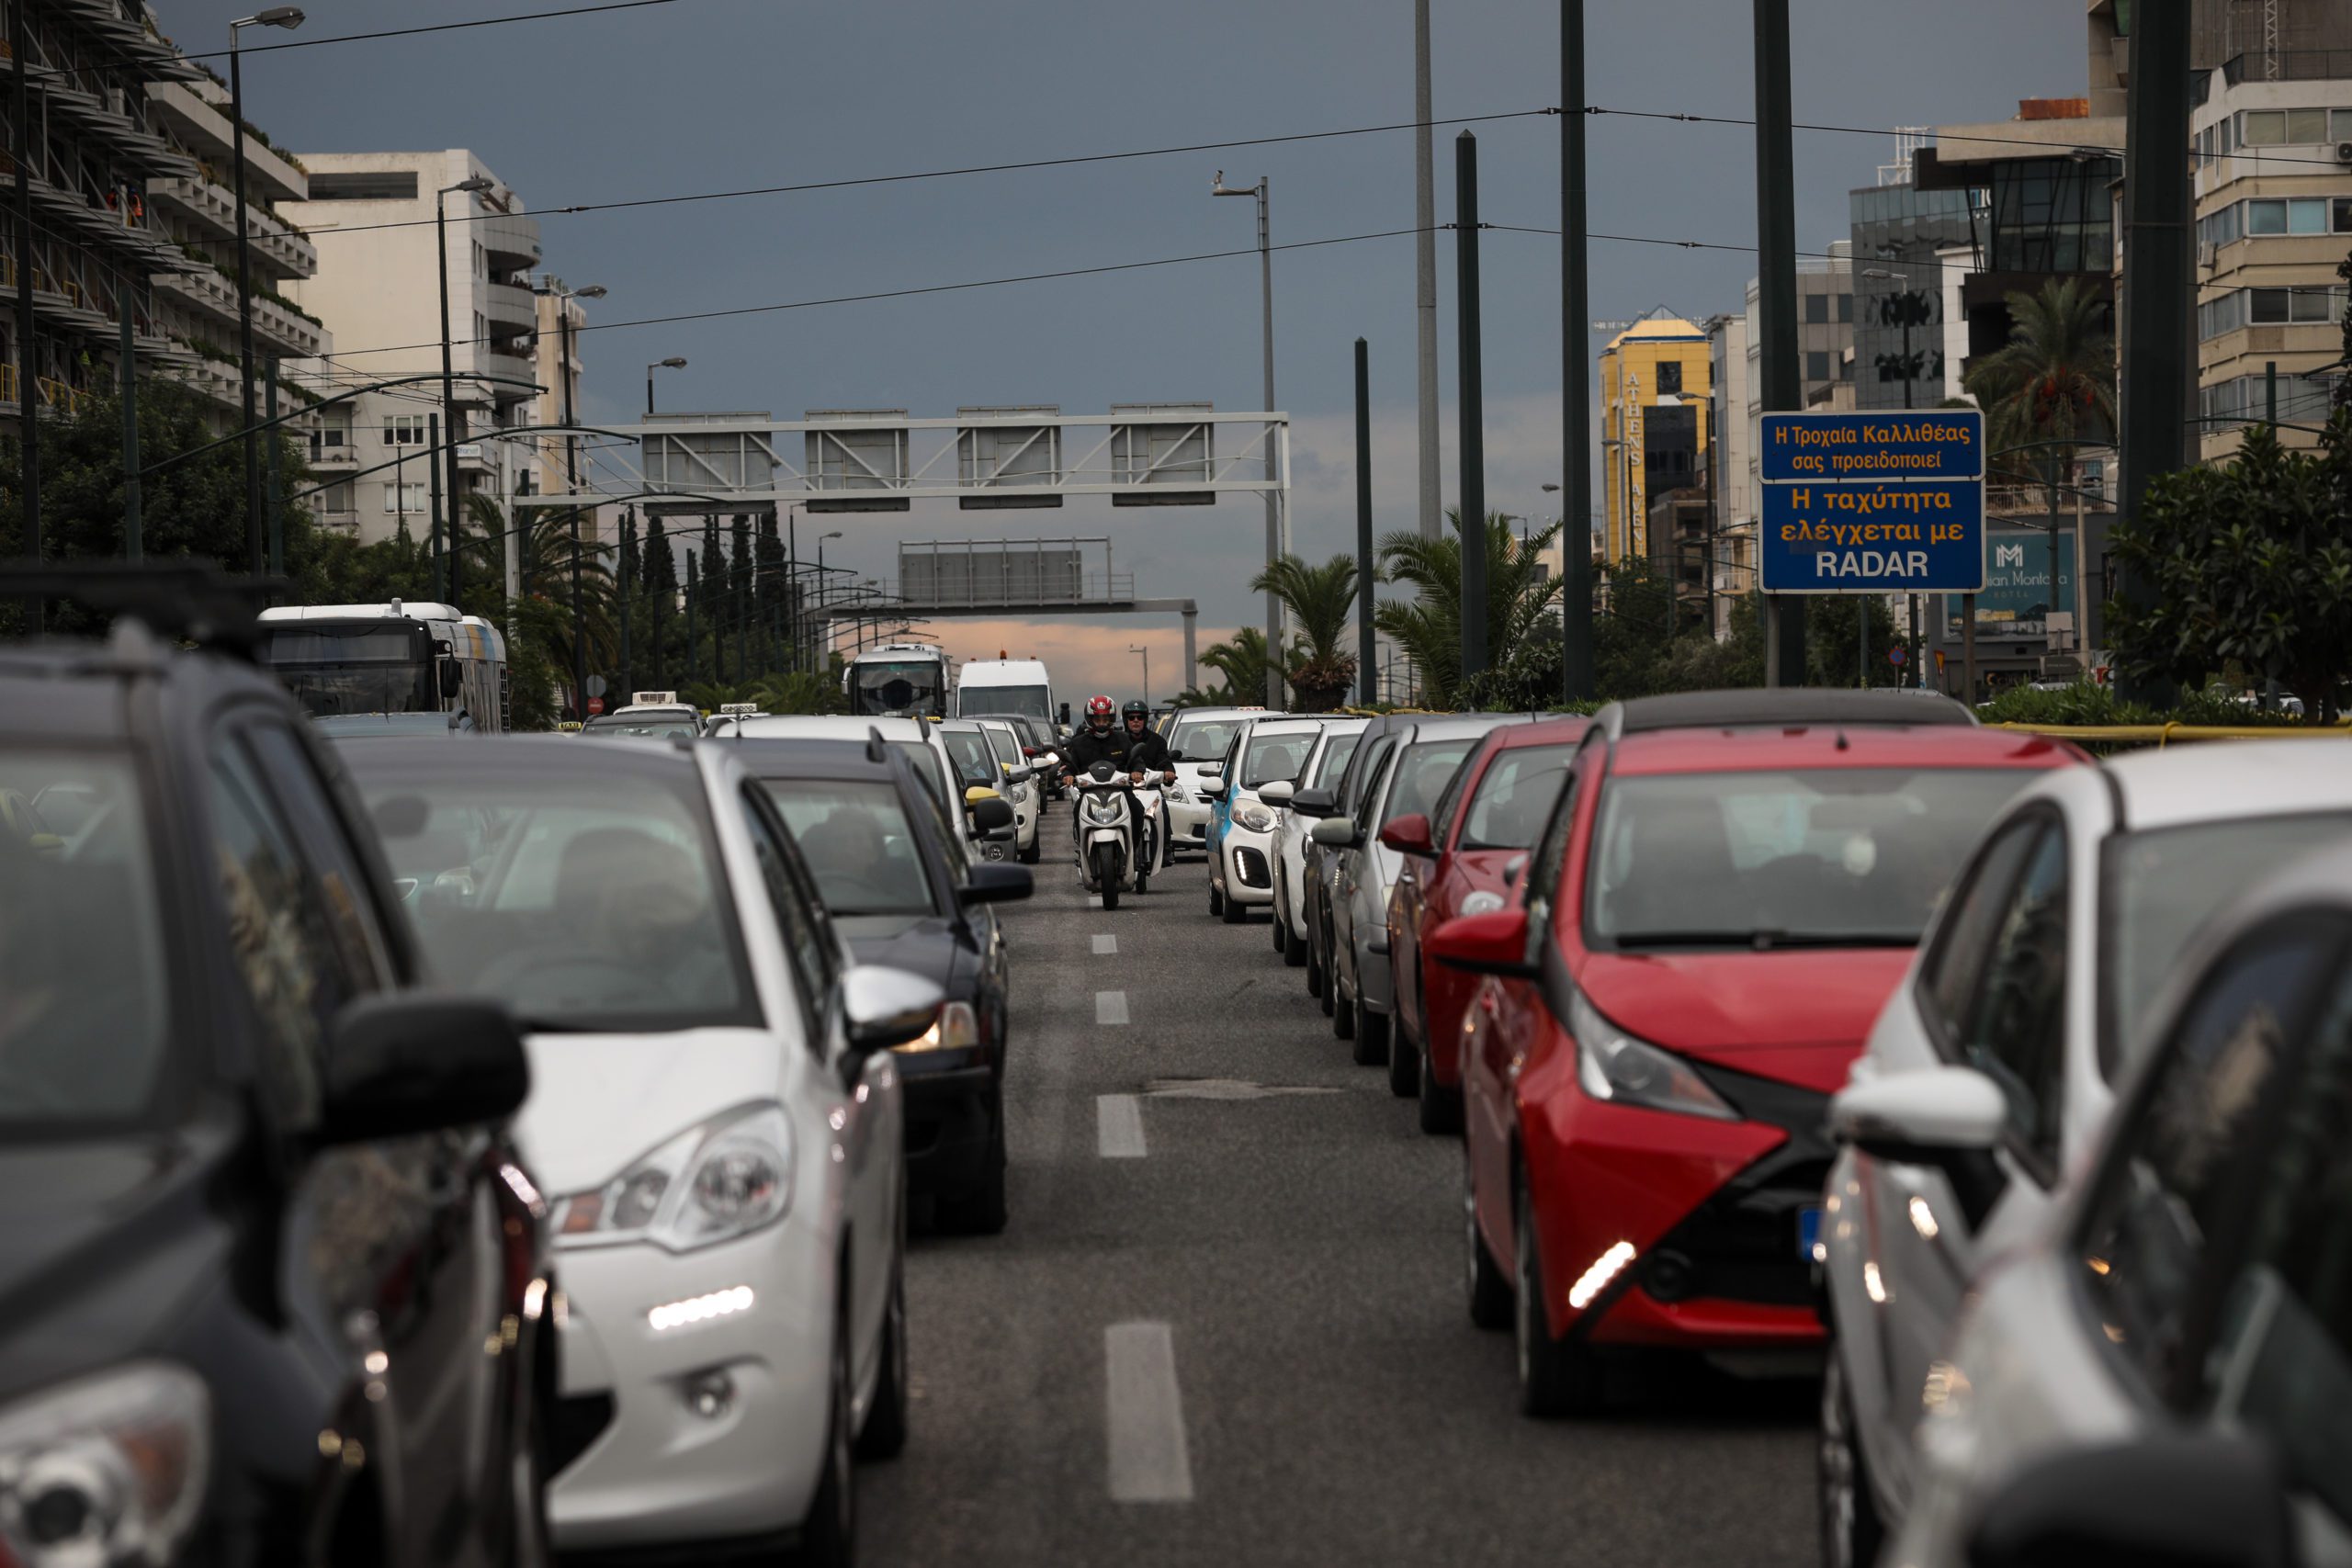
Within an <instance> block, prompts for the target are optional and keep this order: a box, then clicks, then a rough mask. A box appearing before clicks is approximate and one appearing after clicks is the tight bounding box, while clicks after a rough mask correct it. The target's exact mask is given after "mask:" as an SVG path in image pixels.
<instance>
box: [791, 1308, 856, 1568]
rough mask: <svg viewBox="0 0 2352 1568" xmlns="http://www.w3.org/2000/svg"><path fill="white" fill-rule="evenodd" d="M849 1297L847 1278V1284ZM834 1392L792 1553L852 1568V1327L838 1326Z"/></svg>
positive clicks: (800, 1560)
mask: <svg viewBox="0 0 2352 1568" xmlns="http://www.w3.org/2000/svg"><path fill="white" fill-rule="evenodd" d="M842 1291H843V1293H844V1295H846V1292H847V1291H848V1285H847V1282H846V1281H844V1282H843V1285H842ZM831 1382H832V1393H831V1407H830V1411H829V1414H828V1416H827V1420H828V1422H829V1424H830V1426H831V1431H830V1432H829V1434H828V1436H827V1438H826V1440H825V1473H824V1476H823V1477H822V1479H820V1481H819V1482H818V1483H817V1495H816V1496H815V1497H814V1498H812V1499H810V1501H809V1517H807V1518H805V1519H803V1520H801V1521H800V1545H799V1550H798V1551H795V1552H794V1553H793V1556H792V1560H793V1562H796V1563H797V1564H799V1565H800V1568H852V1565H853V1564H854V1563H855V1562H856V1561H857V1472H856V1469H855V1454H856V1440H855V1435H854V1433H852V1432H851V1430H850V1419H851V1415H852V1407H851V1399H850V1381H849V1325H848V1323H847V1322H846V1321H842V1322H840V1323H836V1324H835V1325H833V1357H832V1376H831Z"/></svg>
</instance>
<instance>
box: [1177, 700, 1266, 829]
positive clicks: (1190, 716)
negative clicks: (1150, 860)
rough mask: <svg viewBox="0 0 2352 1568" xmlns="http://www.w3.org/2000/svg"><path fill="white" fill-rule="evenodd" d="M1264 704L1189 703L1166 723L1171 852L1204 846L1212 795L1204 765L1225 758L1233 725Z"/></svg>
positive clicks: (1257, 713) (1213, 802) (1213, 804)
mask: <svg viewBox="0 0 2352 1568" xmlns="http://www.w3.org/2000/svg"><path fill="white" fill-rule="evenodd" d="M1265 711H1266V710H1265V709H1264V708H1185V709H1183V710H1182V711H1181V712H1179V713H1178V714H1177V715H1176V719H1175V722H1174V723H1172V724H1170V726H1169V727H1168V734H1167V737H1166V739H1167V742H1168V755H1169V758H1170V761H1171V762H1172V763H1173V765H1174V768H1175V773H1176V783H1175V784H1174V785H1173V786H1172V787H1170V790H1169V791H1168V855H1167V858H1168V859H1169V860H1170V861H1173V860H1174V859H1175V858H1176V852H1177V851H1178V850H1180V849H1195V850H1198V849H1205V848H1206V847H1207V843H1208V831H1209V814H1210V813H1211V812H1212V811H1214V810H1215V809H1216V798H1215V797H1214V796H1211V795H1203V794H1202V793H1201V767H1202V765H1203V764H1204V763H1207V762H1221V761H1224V760H1225V753H1226V749H1227V747H1229V746H1231V745H1232V744H1233V734H1234V731H1235V730H1236V729H1237V728H1239V727H1240V724H1241V722H1242V721H1243V720H1244V719H1251V718H1256V717H1258V716H1261V715H1262V714H1263V713H1264V712H1265Z"/></svg>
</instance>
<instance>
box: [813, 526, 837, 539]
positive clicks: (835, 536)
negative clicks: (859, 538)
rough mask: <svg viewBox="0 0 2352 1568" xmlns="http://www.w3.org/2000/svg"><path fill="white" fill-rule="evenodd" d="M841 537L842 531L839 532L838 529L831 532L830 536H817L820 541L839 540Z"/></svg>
mask: <svg viewBox="0 0 2352 1568" xmlns="http://www.w3.org/2000/svg"><path fill="white" fill-rule="evenodd" d="M841 536H842V531H841V530H840V529H839V528H836V529H834V530H833V531H832V532H831V533H830V534H820V535H818V536H817V537H819V538H820V539H838V538H840V537H841Z"/></svg>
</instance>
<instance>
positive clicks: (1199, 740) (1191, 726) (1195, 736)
mask: <svg viewBox="0 0 2352 1568" xmlns="http://www.w3.org/2000/svg"><path fill="white" fill-rule="evenodd" d="M1239 728H1241V721H1240V720H1239V719H1238V718H1196V719H1193V720H1192V721H1191V722H1190V723H1183V722H1179V723H1178V724H1177V726H1176V732H1175V733H1174V734H1173V735H1170V737H1169V738H1168V749H1169V750H1171V751H1182V752H1183V753H1184V761H1188V762H1213V761H1216V759H1218V758H1219V757H1222V756H1224V755H1225V753H1226V749H1227V747H1229V746H1231V745H1232V744H1233V736H1234V732H1235V731H1236V730H1238V729H1239Z"/></svg>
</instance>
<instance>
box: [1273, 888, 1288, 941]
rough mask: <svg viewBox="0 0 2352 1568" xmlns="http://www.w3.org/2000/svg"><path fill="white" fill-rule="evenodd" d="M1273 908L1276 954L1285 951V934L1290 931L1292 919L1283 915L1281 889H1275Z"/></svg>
mask: <svg viewBox="0 0 2352 1568" xmlns="http://www.w3.org/2000/svg"><path fill="white" fill-rule="evenodd" d="M1273 908H1274V923H1273V927H1272V931H1273V938H1274V951H1275V952H1276V953H1280V952H1282V951H1283V932H1284V931H1288V930H1290V917H1289V916H1288V915H1286V914H1284V913H1283V890H1282V889H1281V888H1280V887H1276V888H1275V889H1274V905H1273Z"/></svg>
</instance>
